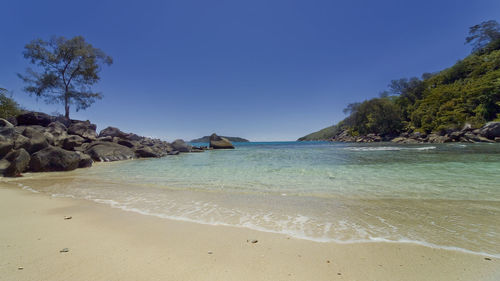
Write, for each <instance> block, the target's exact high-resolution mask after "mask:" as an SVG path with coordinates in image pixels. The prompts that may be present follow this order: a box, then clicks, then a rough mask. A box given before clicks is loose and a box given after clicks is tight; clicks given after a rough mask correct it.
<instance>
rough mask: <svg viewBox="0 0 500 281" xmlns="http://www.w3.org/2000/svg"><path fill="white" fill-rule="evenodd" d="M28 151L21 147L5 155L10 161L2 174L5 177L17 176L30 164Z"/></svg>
mask: <svg viewBox="0 0 500 281" xmlns="http://www.w3.org/2000/svg"><path fill="white" fill-rule="evenodd" d="M30 159H31V157H30V155H29V153H28V152H27V151H26V150H25V149H23V148H21V149H19V150H13V151H11V152H9V153H8V154H7V155H6V156H5V160H7V161H9V162H10V165H9V166H8V167H7V168H6V169H5V171H4V173H3V174H4V176H6V177H18V176H20V175H21V173H23V172H24V171H26V170H27V169H28V166H29V164H30Z"/></svg>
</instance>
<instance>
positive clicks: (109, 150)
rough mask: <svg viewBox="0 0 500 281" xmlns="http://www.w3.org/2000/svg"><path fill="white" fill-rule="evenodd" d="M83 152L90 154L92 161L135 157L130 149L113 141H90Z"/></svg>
mask: <svg viewBox="0 0 500 281" xmlns="http://www.w3.org/2000/svg"><path fill="white" fill-rule="evenodd" d="M85 153H86V154H88V155H90V157H92V159H93V160H94V161H101V162H109V161H120V160H127V159H133V158H135V153H134V151H133V150H132V149H130V148H128V147H126V146H123V145H120V144H117V143H114V142H94V143H91V144H90V145H89V146H88V147H87V149H86V150H85Z"/></svg>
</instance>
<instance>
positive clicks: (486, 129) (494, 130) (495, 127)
mask: <svg viewBox="0 0 500 281" xmlns="http://www.w3.org/2000/svg"><path fill="white" fill-rule="evenodd" d="M479 133H480V134H481V136H483V137H485V138H489V139H491V140H494V139H495V138H496V137H500V122H488V123H486V125H484V126H483V127H482V128H481V129H480V130H479Z"/></svg>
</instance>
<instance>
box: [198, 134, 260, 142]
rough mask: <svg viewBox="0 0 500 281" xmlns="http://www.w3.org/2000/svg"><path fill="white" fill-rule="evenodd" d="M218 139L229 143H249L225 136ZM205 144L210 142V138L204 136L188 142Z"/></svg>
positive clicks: (241, 139)
mask: <svg viewBox="0 0 500 281" xmlns="http://www.w3.org/2000/svg"><path fill="white" fill-rule="evenodd" d="M220 137H221V138H225V139H227V140H229V141H230V142H250V141H249V140H247V139H244V138H240V137H226V136H220ZM207 142H210V136H204V137H201V138H198V139H194V140H191V141H190V143H207Z"/></svg>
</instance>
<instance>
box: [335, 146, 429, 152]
mask: <svg viewBox="0 0 500 281" xmlns="http://www.w3.org/2000/svg"><path fill="white" fill-rule="evenodd" d="M344 149H345V150H350V151H401V150H432V149H436V147H435V146H424V147H398V146H376V147H373V146H359V147H345V148H344Z"/></svg>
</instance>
